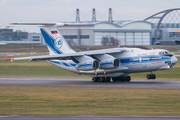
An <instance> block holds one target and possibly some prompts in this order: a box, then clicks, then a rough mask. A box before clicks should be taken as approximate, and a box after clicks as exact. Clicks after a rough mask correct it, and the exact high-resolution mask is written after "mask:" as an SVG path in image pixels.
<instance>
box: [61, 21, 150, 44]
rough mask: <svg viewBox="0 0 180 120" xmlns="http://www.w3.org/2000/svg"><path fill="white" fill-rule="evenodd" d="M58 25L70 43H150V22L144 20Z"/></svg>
mask: <svg viewBox="0 0 180 120" xmlns="http://www.w3.org/2000/svg"><path fill="white" fill-rule="evenodd" d="M68 24H70V26H64V27H59V30H60V32H61V33H62V35H63V36H64V37H65V38H66V40H67V41H68V43H69V44H70V45H77V46H118V45H122V46H132V45H140V46H141V45H151V44H152V43H151V26H152V25H151V23H150V22H146V21H125V22H117V23H115V22H112V23H111V22H92V23H68Z"/></svg>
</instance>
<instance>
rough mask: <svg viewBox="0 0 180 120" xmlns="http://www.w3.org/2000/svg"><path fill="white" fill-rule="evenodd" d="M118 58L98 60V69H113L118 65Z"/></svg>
mask: <svg viewBox="0 0 180 120" xmlns="http://www.w3.org/2000/svg"><path fill="white" fill-rule="evenodd" d="M119 65H120V61H119V59H107V60H103V61H101V62H100V67H99V68H100V69H114V68H117V67H119Z"/></svg>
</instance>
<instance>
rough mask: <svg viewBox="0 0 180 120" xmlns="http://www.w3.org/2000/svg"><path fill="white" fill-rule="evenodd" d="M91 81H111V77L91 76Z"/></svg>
mask: <svg viewBox="0 0 180 120" xmlns="http://www.w3.org/2000/svg"><path fill="white" fill-rule="evenodd" d="M92 81H93V82H111V78H110V77H106V78H105V77H93V78H92Z"/></svg>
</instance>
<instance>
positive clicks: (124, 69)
mask: <svg viewBox="0 0 180 120" xmlns="http://www.w3.org/2000/svg"><path fill="white" fill-rule="evenodd" d="M117 49H120V48H117ZM107 50H108V49H107ZM161 51H165V50H163V49H158V50H142V49H138V48H126V51H125V52H122V53H115V54H113V55H112V56H113V57H115V58H117V59H119V60H120V65H119V67H117V68H114V69H97V70H90V71H83V70H77V69H76V67H75V66H76V63H74V62H73V61H72V60H50V61H49V62H50V63H52V64H54V65H56V66H58V67H60V68H62V69H65V70H68V71H71V72H74V73H77V74H85V75H89V76H92V77H95V76H98V77H104V76H105V75H106V76H107V77H120V76H124V75H128V74H130V73H136V72H151V71H156V70H169V69H172V67H173V66H174V65H175V63H176V62H177V58H176V57H175V56H165V55H159V52H161ZM172 60H174V61H176V62H174V64H172V65H171V66H169V64H168V61H169V62H170V61H172Z"/></svg>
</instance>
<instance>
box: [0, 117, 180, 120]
mask: <svg viewBox="0 0 180 120" xmlns="http://www.w3.org/2000/svg"><path fill="white" fill-rule="evenodd" d="M0 120H180V117H176V116H170V117H169V116H162V117H149V116H141V117H138V116H1V117H0Z"/></svg>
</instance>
